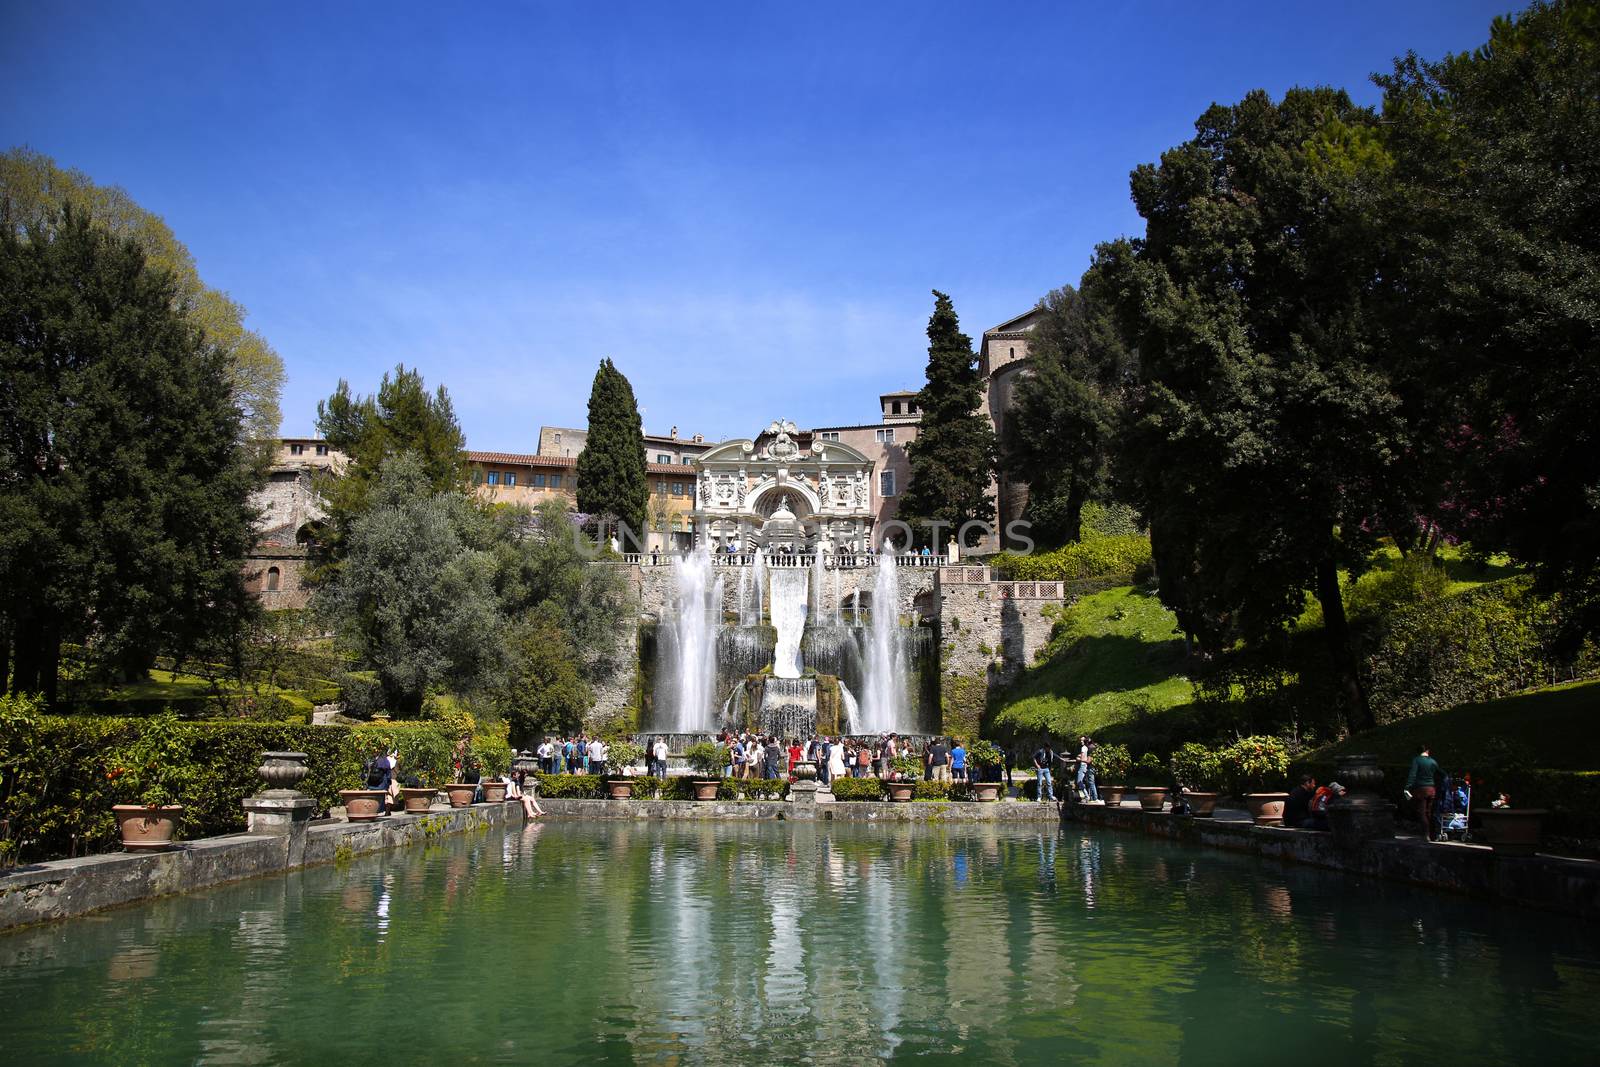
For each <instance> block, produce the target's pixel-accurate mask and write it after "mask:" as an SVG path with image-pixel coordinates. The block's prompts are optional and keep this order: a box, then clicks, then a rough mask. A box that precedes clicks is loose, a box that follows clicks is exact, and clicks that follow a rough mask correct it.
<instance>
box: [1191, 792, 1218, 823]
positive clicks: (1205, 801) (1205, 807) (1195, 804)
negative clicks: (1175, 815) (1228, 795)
mask: <svg viewBox="0 0 1600 1067" xmlns="http://www.w3.org/2000/svg"><path fill="white" fill-rule="evenodd" d="M1219 795H1220V794H1218V793H1194V792H1185V793H1184V794H1183V799H1184V800H1186V801H1187V802H1188V804H1189V813H1190V814H1191V815H1193V816H1194V817H1195V818H1197V819H1209V818H1211V817H1212V816H1213V815H1215V814H1216V811H1217V797H1218V796H1219Z"/></svg>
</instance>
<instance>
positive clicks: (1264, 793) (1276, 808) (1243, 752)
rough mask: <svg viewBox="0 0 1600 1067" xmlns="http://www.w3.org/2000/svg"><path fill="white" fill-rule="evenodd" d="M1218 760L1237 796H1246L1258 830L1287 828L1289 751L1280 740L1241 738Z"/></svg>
mask: <svg viewBox="0 0 1600 1067" xmlns="http://www.w3.org/2000/svg"><path fill="white" fill-rule="evenodd" d="M1217 758H1218V761H1219V763H1220V766H1221V768H1222V777H1223V779H1224V780H1225V781H1227V782H1228V783H1229V784H1230V786H1231V789H1230V791H1231V792H1233V793H1235V794H1243V795H1244V802H1245V806H1246V807H1247V808H1249V809H1250V817H1251V818H1252V819H1254V820H1255V824H1256V825H1257V826H1281V825H1283V805H1284V803H1285V802H1286V801H1287V800H1288V799H1289V794H1288V793H1287V792H1282V791H1281V790H1282V789H1283V787H1284V786H1285V785H1286V784H1287V783H1288V780H1289V751H1288V749H1286V748H1285V747H1284V744H1283V742H1282V741H1280V740H1278V738H1276V737H1264V736H1263V737H1241V738H1240V739H1239V740H1237V741H1235V742H1234V743H1233V744H1231V745H1228V746H1227V747H1225V748H1223V749H1221V750H1219V751H1218V752H1217Z"/></svg>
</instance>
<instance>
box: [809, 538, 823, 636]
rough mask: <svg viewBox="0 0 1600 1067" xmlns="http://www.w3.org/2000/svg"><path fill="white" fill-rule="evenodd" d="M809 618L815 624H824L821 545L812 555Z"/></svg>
mask: <svg viewBox="0 0 1600 1067" xmlns="http://www.w3.org/2000/svg"><path fill="white" fill-rule="evenodd" d="M807 618H808V619H809V620H810V622H811V624H812V625H813V626H821V625H822V549H821V547H820V546H819V547H818V549H817V551H816V552H815V553H814V554H813V555H812V557H811V611H810V613H809V614H808V615H807Z"/></svg>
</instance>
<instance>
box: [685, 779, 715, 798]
mask: <svg viewBox="0 0 1600 1067" xmlns="http://www.w3.org/2000/svg"><path fill="white" fill-rule="evenodd" d="M691 784H692V785H693V786H694V798H695V799H696V800H715V799H717V789H718V788H720V787H721V785H722V779H720V778H695V779H693V781H692V783H691Z"/></svg>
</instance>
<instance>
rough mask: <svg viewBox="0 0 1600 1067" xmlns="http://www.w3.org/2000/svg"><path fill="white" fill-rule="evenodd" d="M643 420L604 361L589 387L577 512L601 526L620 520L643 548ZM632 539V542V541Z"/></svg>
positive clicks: (646, 486) (646, 492) (624, 383)
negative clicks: (586, 430)
mask: <svg viewBox="0 0 1600 1067" xmlns="http://www.w3.org/2000/svg"><path fill="white" fill-rule="evenodd" d="M645 474H646V469H645V453H644V424H643V423H642V422H641V421H640V419H639V405H638V402H637V401H636V400H635V399H634V396H633V386H632V385H630V384H629V383H628V379H627V378H626V377H625V376H624V375H623V373H622V372H621V371H619V370H617V368H616V366H615V365H614V364H612V362H611V361H610V360H609V359H602V360H601V361H600V368H599V369H598V370H596V371H595V375H594V385H593V386H592V387H591V388H590V390H589V436H588V440H587V442H586V443H585V444H584V447H583V451H582V452H581V453H579V454H578V469H577V479H578V510H579V511H582V512H584V513H586V514H588V515H592V516H594V517H595V518H596V519H597V520H599V521H600V523H601V525H602V526H609V524H611V523H612V522H616V523H620V524H621V526H622V529H623V534H624V536H628V535H629V534H631V535H632V538H630V545H631V546H637V547H639V548H642V547H643V540H644V532H645V529H646V526H645V524H646V522H647V520H648V514H647V512H646V504H647V502H648V500H649V496H650V483H649V480H648V479H647V478H646V477H645ZM633 539H636V540H633Z"/></svg>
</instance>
